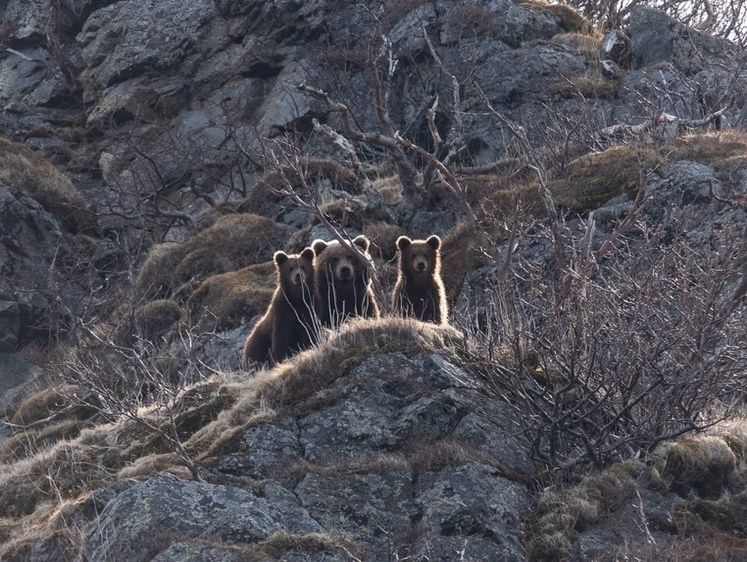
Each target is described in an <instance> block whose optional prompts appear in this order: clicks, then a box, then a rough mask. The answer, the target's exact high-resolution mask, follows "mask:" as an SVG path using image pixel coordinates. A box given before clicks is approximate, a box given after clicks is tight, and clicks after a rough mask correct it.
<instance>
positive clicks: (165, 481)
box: [82, 474, 322, 562]
mask: <svg viewBox="0 0 747 562" xmlns="http://www.w3.org/2000/svg"><path fill="white" fill-rule="evenodd" d="M281 530H286V531H288V532H291V533H297V534H300V535H303V534H307V533H313V532H319V531H321V530H322V528H321V526H320V525H319V524H318V523H316V522H315V521H313V520H311V519H309V517H307V516H306V515H304V513H303V511H302V510H301V509H300V508H299V507H298V506H296V505H292V504H289V503H286V502H280V501H277V500H276V501H274V502H273V503H270V502H268V501H267V500H265V499H263V498H260V497H257V496H255V495H254V494H251V493H249V492H246V491H244V490H241V489H239V488H235V487H232V488H227V487H225V486H219V485H211V484H205V483H201V482H186V481H182V480H179V479H178V478H176V477H174V476H171V475H168V474H158V475H156V476H154V477H152V478H150V479H148V480H146V481H144V482H142V483H140V484H137V485H135V486H133V487H131V488H129V489H128V490H126V491H124V492H122V493H121V494H119V495H118V496H117V497H116V498H114V499H113V500H111V501H110V502H109V503H108V504H107V506H106V508H105V509H104V511H103V512H102V513H101V515H100V517H99V518H98V520H97V521H96V522H95V523H94V525H93V526H92V528H91V529H90V532H89V536H88V539H87V540H86V544H85V547H84V548H83V551H82V555H83V556H84V557H85V559H87V560H110V559H114V560H131V561H132V562H137V561H143V562H145V561H147V560H151V559H152V558H153V557H154V556H155V555H157V554H159V553H162V552H163V551H164V550H166V549H167V548H169V547H170V546H171V545H172V543H173V542H178V540H177V541H174V539H178V538H179V537H184V538H190V539H192V541H196V540H199V539H202V540H203V541H205V543H207V544H210V542H211V541H212V540H213V539H214V538H215V537H220V538H221V540H222V542H224V543H226V544H228V545H230V544H246V543H252V542H256V541H260V540H263V539H266V538H267V537H269V536H270V535H272V534H273V533H275V532H278V531H281ZM173 554H174V553H173V552H172V553H171V554H164V555H163V556H164V558H163V560H176V559H175V558H173Z"/></svg>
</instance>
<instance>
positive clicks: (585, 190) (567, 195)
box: [550, 146, 661, 213]
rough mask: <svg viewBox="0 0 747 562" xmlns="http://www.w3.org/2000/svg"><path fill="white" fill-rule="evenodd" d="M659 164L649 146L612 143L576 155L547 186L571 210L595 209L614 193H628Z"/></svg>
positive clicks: (561, 203) (655, 153)
mask: <svg viewBox="0 0 747 562" xmlns="http://www.w3.org/2000/svg"><path fill="white" fill-rule="evenodd" d="M660 163H661V156H660V155H659V153H658V152H657V151H656V150H655V149H654V148H653V147H651V148H643V147H641V148H635V147H632V146H615V147H612V148H609V149H607V150H605V151H604V152H599V153H596V154H590V155H588V156H584V157H582V158H579V159H578V160H576V161H574V162H572V163H571V164H570V166H569V169H568V172H567V174H565V175H564V176H563V177H559V178H554V179H553V180H552V181H551V182H550V189H551V191H552V192H553V194H554V195H555V197H556V198H557V201H558V203H559V204H560V205H561V206H562V207H564V208H566V209H567V210H569V211H571V212H574V213H584V212H588V211H590V210H592V209H596V208H598V207H600V206H601V205H603V204H604V203H606V202H607V201H609V200H610V199H612V198H613V197H616V196H618V195H623V194H632V193H634V192H635V190H636V188H637V187H638V185H639V181H640V177H641V174H642V173H643V174H645V173H646V172H648V171H650V170H651V169H652V168H654V167H655V166H657V165H659V164H660Z"/></svg>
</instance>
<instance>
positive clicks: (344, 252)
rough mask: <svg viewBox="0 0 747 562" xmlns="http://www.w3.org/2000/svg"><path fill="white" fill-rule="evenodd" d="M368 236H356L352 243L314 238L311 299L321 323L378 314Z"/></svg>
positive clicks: (333, 325)
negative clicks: (312, 293) (312, 296)
mask: <svg viewBox="0 0 747 562" xmlns="http://www.w3.org/2000/svg"><path fill="white" fill-rule="evenodd" d="M369 244H370V242H369V240H368V238H366V237H365V236H362V235H361V236H357V237H356V238H355V239H353V241H352V243H350V242H349V241H346V242H344V243H342V242H339V241H337V240H334V241H332V242H325V241H324V240H315V241H314V243H313V244H312V248H313V249H314V253H315V254H316V257H315V258H314V286H315V292H314V303H315V305H316V312H317V315H318V316H319V320H320V321H321V324H322V325H323V326H327V327H331V328H337V327H339V326H340V324H342V322H343V321H344V320H345V319H346V318H348V317H350V316H365V317H368V318H372V317H373V318H378V316H379V305H378V303H377V302H376V296H375V295H374V292H373V287H372V280H371V273H372V270H373V262H372V260H371V256H370V255H369V253H368V247H369Z"/></svg>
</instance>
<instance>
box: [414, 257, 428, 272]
mask: <svg viewBox="0 0 747 562" xmlns="http://www.w3.org/2000/svg"><path fill="white" fill-rule="evenodd" d="M412 265H413V268H414V269H415V271H417V272H418V273H423V272H424V271H425V270H427V269H428V260H426V259H425V258H419V259H416V260H415V262H414V263H413V264H412Z"/></svg>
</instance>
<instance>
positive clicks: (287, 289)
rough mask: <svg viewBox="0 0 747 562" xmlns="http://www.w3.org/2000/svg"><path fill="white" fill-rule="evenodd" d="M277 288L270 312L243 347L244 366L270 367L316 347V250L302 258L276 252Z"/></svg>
mask: <svg viewBox="0 0 747 562" xmlns="http://www.w3.org/2000/svg"><path fill="white" fill-rule="evenodd" d="M273 259H274V261H275V267H276V269H277V277H278V282H277V288H276V289H275V293H274V294H273V296H272V300H271V301H270V305H269V306H268V307H267V312H265V314H264V316H262V318H261V319H260V320H259V321H258V322H257V324H256V325H255V326H254V328H253V329H252V331H251V332H250V333H249V336H248V337H247V338H246V342H245V344H244V366H245V367H249V366H250V365H251V364H252V362H256V363H267V364H269V365H270V367H272V366H274V365H275V364H276V363H279V362H281V361H282V360H283V359H286V358H287V357H289V356H290V355H292V354H293V353H294V352H296V351H301V350H303V349H305V348H307V347H309V346H311V344H312V343H314V341H315V338H314V334H315V333H316V326H317V321H316V314H315V313H314V306H313V294H314V291H313V279H314V250H312V249H311V248H306V249H305V250H304V251H303V252H301V253H300V254H291V255H288V254H286V253H285V252H282V251H278V252H275V256H274V258H273Z"/></svg>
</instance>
